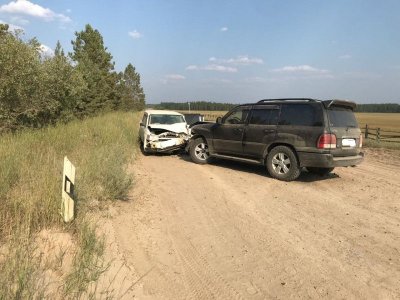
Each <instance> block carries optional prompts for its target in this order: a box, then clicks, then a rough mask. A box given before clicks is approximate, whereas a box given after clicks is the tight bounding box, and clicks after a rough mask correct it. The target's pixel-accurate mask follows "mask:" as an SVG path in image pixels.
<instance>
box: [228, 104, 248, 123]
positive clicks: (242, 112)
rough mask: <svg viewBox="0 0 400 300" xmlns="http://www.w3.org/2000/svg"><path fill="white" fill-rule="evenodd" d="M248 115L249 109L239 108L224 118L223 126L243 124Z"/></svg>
mask: <svg viewBox="0 0 400 300" xmlns="http://www.w3.org/2000/svg"><path fill="white" fill-rule="evenodd" d="M248 114H249V108H247V107H246V108H245V107H240V108H238V109H236V110H234V111H233V112H231V113H230V114H229V115H228V116H227V117H225V119H224V121H223V123H224V124H244V123H245V122H246V119H247V115H248Z"/></svg>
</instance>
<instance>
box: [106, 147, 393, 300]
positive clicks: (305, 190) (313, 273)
mask: <svg viewBox="0 0 400 300" xmlns="http://www.w3.org/2000/svg"><path fill="white" fill-rule="evenodd" d="M135 177H136V182H137V183H136V186H135V188H134V189H133V191H132V195H131V198H132V199H131V200H130V201H129V202H126V203H119V204H118V206H117V208H116V211H115V213H114V216H113V218H111V221H110V222H111V223H112V224H111V225H112V230H110V231H109V235H110V236H111V240H112V242H111V245H110V247H112V249H114V250H113V251H111V252H112V254H113V255H115V256H119V257H120V260H121V261H123V262H124V264H125V266H124V271H123V272H124V273H126V274H125V275H124V276H125V277H124V279H125V281H128V282H125V287H128V290H127V293H124V295H123V296H124V297H127V298H129V297H133V296H135V297H136V298H139V299H143V298H144V299H266V298H279V299H287V298H330V299H331V298H346V299H349V298H350V299H351V298H370V299H387V298H389V299H390V298H399V297H400V158H399V156H398V152H397V153H396V152H392V153H390V152H385V151H379V150H374V151H367V158H366V161H365V162H364V163H363V164H362V165H361V166H359V167H357V168H343V169H337V171H336V170H335V172H334V174H332V175H331V176H329V177H324V178H323V177H318V176H314V175H311V174H308V173H304V174H302V175H301V177H300V179H299V180H298V181H296V182H291V183H285V182H280V181H277V180H274V179H272V178H270V177H268V176H267V175H266V173H265V170H264V168H262V167H257V166H250V165H245V164H241V163H236V162H227V161H217V162H215V163H214V164H212V165H203V166H201V165H196V164H193V163H191V162H190V160H189V158H188V157H185V156H182V157H181V156H148V157H143V156H142V157H140V159H139V160H138V161H137V162H136V164H135ZM128 273H130V274H128ZM131 282H132V283H134V284H133V286H130V285H129V284H128V283H131ZM129 287H131V289H130V290H129ZM121 290H122V288H121ZM118 296H122V295H121V294H119V295H118Z"/></svg>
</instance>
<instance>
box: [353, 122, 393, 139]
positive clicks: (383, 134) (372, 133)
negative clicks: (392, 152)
mask: <svg viewBox="0 0 400 300" xmlns="http://www.w3.org/2000/svg"><path fill="white" fill-rule="evenodd" d="M361 131H362V132H363V134H364V138H365V139H370V140H374V141H377V142H385V143H386V142H387V143H400V132H399V131H392V130H383V129H381V128H372V127H369V126H368V124H366V125H365V127H363V128H361Z"/></svg>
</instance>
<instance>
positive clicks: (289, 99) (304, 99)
mask: <svg viewBox="0 0 400 300" xmlns="http://www.w3.org/2000/svg"><path fill="white" fill-rule="evenodd" d="M269 101H272V102H274V101H275V102H276V101H308V102H317V101H318V100H316V99H312V98H277V99H263V100H260V101H258V102H257V103H263V102H269Z"/></svg>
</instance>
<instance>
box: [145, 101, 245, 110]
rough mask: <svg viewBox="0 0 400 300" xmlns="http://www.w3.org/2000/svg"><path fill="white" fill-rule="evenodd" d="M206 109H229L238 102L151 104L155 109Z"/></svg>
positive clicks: (150, 106)
mask: <svg viewBox="0 0 400 300" xmlns="http://www.w3.org/2000/svg"><path fill="white" fill-rule="evenodd" d="M189 103H190V110H206V111H228V110H230V109H231V108H232V107H234V106H236V105H238V104H232V103H219V102H208V101H193V102H191V101H190V102H161V103H160V104H149V105H148V107H149V108H154V109H169V110H189Z"/></svg>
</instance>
